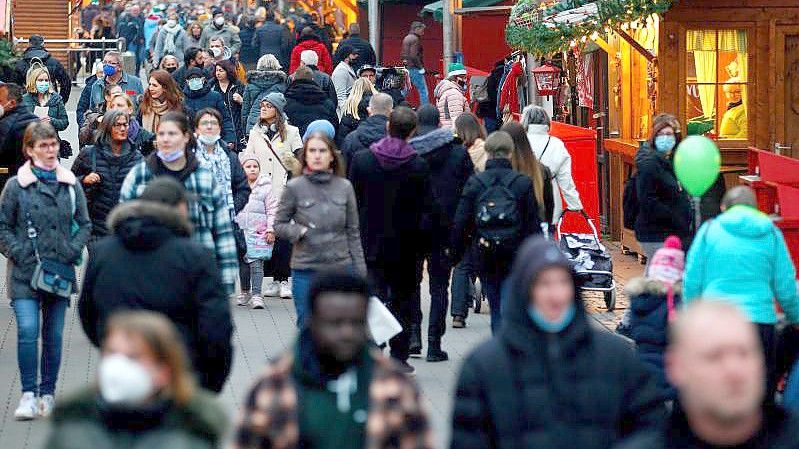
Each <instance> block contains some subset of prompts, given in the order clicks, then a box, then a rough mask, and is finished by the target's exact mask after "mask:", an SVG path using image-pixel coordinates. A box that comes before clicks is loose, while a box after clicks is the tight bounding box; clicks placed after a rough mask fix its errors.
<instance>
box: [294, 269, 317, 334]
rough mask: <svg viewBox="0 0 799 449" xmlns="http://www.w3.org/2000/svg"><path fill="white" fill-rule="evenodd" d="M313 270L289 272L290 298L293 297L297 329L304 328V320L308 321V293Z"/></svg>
mask: <svg viewBox="0 0 799 449" xmlns="http://www.w3.org/2000/svg"><path fill="white" fill-rule="evenodd" d="M315 274H316V271H315V270H291V296H293V297H294V310H295V311H296V312H297V327H298V328H300V329H302V328H303V327H305V320H307V319H308V313H309V312H310V310H309V308H308V307H309V305H310V299H309V298H308V293H309V292H310V290H311V281H312V280H313V277H314V275H315Z"/></svg>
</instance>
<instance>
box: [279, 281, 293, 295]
mask: <svg viewBox="0 0 799 449" xmlns="http://www.w3.org/2000/svg"><path fill="white" fill-rule="evenodd" d="M280 297H281V298H283V299H291V284H289V281H281V282H280Z"/></svg>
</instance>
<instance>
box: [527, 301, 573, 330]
mask: <svg viewBox="0 0 799 449" xmlns="http://www.w3.org/2000/svg"><path fill="white" fill-rule="evenodd" d="M575 310H576V308H575V306H574V303H572V304H571V305H570V306H569V308H568V309H566V311H565V312H563V316H562V317H560V319H559V320H557V321H555V322H552V321H549V320H547V319H546V318H544V316H543V315H541V314H540V313H538V310H536V308H535V307H533V306H529V307H528V308H527V314H528V315H530V318H531V319H532V320H533V322H534V323H535V324H536V325H537V326H538V327H539V328H541V330H543V331H544V332H549V333H551V334H557V333H558V332H560V331H562V330H563V329H566V326H568V325H569V324H570V323H571V322H572V320H574V313H575Z"/></svg>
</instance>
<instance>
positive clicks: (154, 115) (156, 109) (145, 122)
mask: <svg viewBox="0 0 799 449" xmlns="http://www.w3.org/2000/svg"><path fill="white" fill-rule="evenodd" d="M168 111H169V105H168V104H167V102H166V101H161V100H159V99H158V98H153V101H152V102H151V103H150V112H147V113H142V115H141V126H142V128H144V129H146V130H147V131H150V132H151V133H155V132H156V130H157V129H158V124H159V123H161V116H162V115H164V114H166V113H167V112H168Z"/></svg>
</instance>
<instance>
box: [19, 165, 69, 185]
mask: <svg viewBox="0 0 799 449" xmlns="http://www.w3.org/2000/svg"><path fill="white" fill-rule="evenodd" d="M55 176H56V179H58V182H60V183H62V184H68V185H71V186H74V185H75V183H76V179H75V175H74V174H72V172H71V171H69V170H67V169H66V168H64V167H62V166H61V165H58V166H56V169H55ZM38 180H39V179H38V178H37V177H36V175H34V174H33V169H32V168H31V162H30V161H27V162H25V164H23V165H22V167H20V168H19V171H17V182H19V186H20V187H22V188H23V189H24V188H26V187H28V186H30V185H31V184H33V183H35V182H37V181H38Z"/></svg>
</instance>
